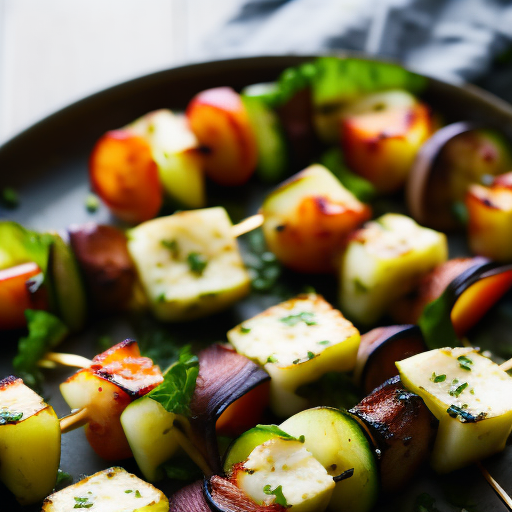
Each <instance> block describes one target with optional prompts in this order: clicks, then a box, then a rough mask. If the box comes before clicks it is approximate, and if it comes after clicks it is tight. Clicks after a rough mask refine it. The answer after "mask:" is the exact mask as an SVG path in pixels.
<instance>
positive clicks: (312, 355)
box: [308, 350, 316, 359]
mask: <svg viewBox="0 0 512 512" xmlns="http://www.w3.org/2000/svg"><path fill="white" fill-rule="evenodd" d="M314 357H316V354H314V353H313V352H311V350H308V359H313V358H314Z"/></svg>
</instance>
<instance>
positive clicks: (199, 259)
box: [187, 252, 208, 276]
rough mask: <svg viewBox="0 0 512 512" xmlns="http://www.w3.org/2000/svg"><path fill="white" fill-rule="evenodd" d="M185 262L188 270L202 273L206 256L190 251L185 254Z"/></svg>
mask: <svg viewBox="0 0 512 512" xmlns="http://www.w3.org/2000/svg"><path fill="white" fill-rule="evenodd" d="M187 263H188V266H189V267H190V270H191V271H192V272H193V273H194V274H196V275H198V276H202V275H203V272H204V269H205V268H206V265H208V262H207V261H206V258H205V257H204V256H203V255H202V254H199V253H198V252H191V253H190V254H189V255H188V256H187Z"/></svg>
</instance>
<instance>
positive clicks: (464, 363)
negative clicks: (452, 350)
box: [457, 356, 474, 372]
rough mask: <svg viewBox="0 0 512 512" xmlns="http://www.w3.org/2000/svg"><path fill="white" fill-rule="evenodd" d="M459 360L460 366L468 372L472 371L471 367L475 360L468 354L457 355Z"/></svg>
mask: <svg viewBox="0 0 512 512" xmlns="http://www.w3.org/2000/svg"><path fill="white" fill-rule="evenodd" d="M457 361H459V366H460V367H461V368H462V369H463V370H466V371H468V372H470V371H471V368H472V366H473V364H474V363H473V361H472V360H471V359H469V357H466V356H459V357H457Z"/></svg>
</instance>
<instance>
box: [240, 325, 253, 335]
mask: <svg viewBox="0 0 512 512" xmlns="http://www.w3.org/2000/svg"><path fill="white" fill-rule="evenodd" d="M240 332H241V333H242V334H249V333H250V332H251V328H250V327H244V326H243V325H241V326H240Z"/></svg>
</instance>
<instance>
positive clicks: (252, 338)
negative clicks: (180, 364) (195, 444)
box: [227, 294, 360, 417]
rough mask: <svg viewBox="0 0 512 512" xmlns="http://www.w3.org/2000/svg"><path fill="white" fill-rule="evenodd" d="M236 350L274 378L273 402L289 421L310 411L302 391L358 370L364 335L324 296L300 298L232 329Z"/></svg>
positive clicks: (271, 309) (230, 334)
mask: <svg viewBox="0 0 512 512" xmlns="http://www.w3.org/2000/svg"><path fill="white" fill-rule="evenodd" d="M227 336H228V340H229V341H230V342H231V344H232V345H233V346H234V347H235V349H236V351H237V352H239V353H240V354H243V355H245V356H246V357H248V358H250V359H252V360H254V361H256V362H258V363H259V364H261V365H262V366H263V367H264V368H265V370H267V372H268V373H269V374H270V377H271V381H270V404H271V407H272V410H273V411H274V413H275V414H277V415H278V416H282V417H288V416H291V415H292V414H295V413H296V412H299V411H301V410H302V409H304V408H306V407H307V405H308V404H307V401H306V400H305V399H304V398H302V397H300V396H298V395H297V394H296V393H295V391H296V389H297V388H298V387H299V386H301V385H303V384H307V383H310V382H314V381H315V380H317V379H318V378H320V377H321V376H322V375H324V374H325V373H327V372H333V371H336V372H342V371H349V370H351V369H352V368H353V367H354V366H355V362H356V358H357V349H358V347H359V341H360V335H359V331H358V330H357V329H356V328H355V327H354V326H353V325H352V323H351V322H349V321H348V320H347V319H345V318H344V317H343V315H342V314H341V313H340V312H339V311H338V310H336V309H334V308H333V307H332V306H331V305H330V304H329V303H328V302H326V301H325V300H324V299H323V298H322V297H321V296H319V295H316V294H305V295H299V296H298V297H295V298H294V299H291V300H288V301H286V302H283V303H281V304H278V305H276V306H273V307H271V308H269V309H267V310H266V311H264V312H263V313H260V314H259V315H256V316H255V317H253V318H251V319H250V320H246V321H245V322H243V323H242V324H240V325H238V326H237V327H235V328H233V329H231V330H230V331H229V332H228V334H227Z"/></svg>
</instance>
